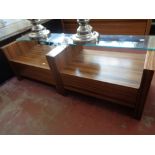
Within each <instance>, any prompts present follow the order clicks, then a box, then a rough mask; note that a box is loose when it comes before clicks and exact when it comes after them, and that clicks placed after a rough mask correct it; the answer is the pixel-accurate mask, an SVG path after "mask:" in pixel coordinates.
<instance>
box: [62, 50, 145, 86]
mask: <svg viewBox="0 0 155 155" xmlns="http://www.w3.org/2000/svg"><path fill="white" fill-rule="evenodd" d="M73 52H74V51H73ZM144 60H145V52H142V53H140V52H137V53H134V52H119V51H115V52H114V51H110V50H109V51H103V50H101V48H97V47H96V50H95V49H94V47H93V48H92V49H91V48H90V47H89V49H83V50H82V51H80V52H79V54H78V55H76V56H75V57H74V58H73V60H72V61H71V62H70V63H69V64H68V65H67V66H66V67H65V68H64V70H63V71H62V74H69V75H72V76H78V77H83V78H88V79H93V80H98V81H102V82H107V83H112V84H117V85H122V86H127V87H132V88H139V86H140V82H141V77H142V73H143V68H144Z"/></svg>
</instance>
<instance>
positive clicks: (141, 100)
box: [134, 70, 154, 120]
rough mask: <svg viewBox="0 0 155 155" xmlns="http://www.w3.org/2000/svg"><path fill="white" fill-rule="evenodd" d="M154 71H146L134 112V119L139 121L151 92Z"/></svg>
mask: <svg viewBox="0 0 155 155" xmlns="http://www.w3.org/2000/svg"><path fill="white" fill-rule="evenodd" d="M153 74H154V71H151V70H144V71H143V75H142V80H141V84H140V88H139V91H138V95H137V100H136V106H135V111H134V117H135V118H136V119H138V120H140V119H141V117H142V113H143V110H144V105H145V101H146V99H147V95H148V92H149V88H150V85H151V81H152V78H153Z"/></svg>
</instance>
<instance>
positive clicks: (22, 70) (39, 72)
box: [12, 62, 55, 84]
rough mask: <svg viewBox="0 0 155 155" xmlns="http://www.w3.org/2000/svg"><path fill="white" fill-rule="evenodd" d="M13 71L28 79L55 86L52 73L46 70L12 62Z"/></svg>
mask: <svg viewBox="0 0 155 155" xmlns="http://www.w3.org/2000/svg"><path fill="white" fill-rule="evenodd" d="M12 65H13V67H14V69H15V70H16V71H17V72H18V73H19V74H20V75H21V76H24V77H28V78H31V79H34V80H38V81H41V82H45V83H48V84H55V81H54V79H53V76H52V73H51V71H50V70H48V69H43V68H39V67H34V66H29V65H25V64H18V63H15V62H12Z"/></svg>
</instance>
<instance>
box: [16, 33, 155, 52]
mask: <svg viewBox="0 0 155 155" xmlns="http://www.w3.org/2000/svg"><path fill="white" fill-rule="evenodd" d="M17 41H31V39H30V38H29V37H28V36H27V35H25V36H23V37H21V38H18V39H17ZM40 42H41V43H43V44H47V45H53V44H54V45H61V44H62V45H63V44H65V45H76V44H75V43H73V40H72V34H64V33H52V34H51V35H50V36H49V38H47V39H43V40H40ZM77 45H79V44H77ZM84 46H99V47H107V48H133V49H140V50H155V36H142V35H134V36H132V35H100V38H99V42H98V43H96V44H93V43H89V44H84Z"/></svg>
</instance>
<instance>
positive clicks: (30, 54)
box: [11, 44, 55, 69]
mask: <svg viewBox="0 0 155 155" xmlns="http://www.w3.org/2000/svg"><path fill="white" fill-rule="evenodd" d="M54 48H55V47H54V46H47V45H39V44H37V45H35V46H33V47H32V48H31V49H28V50H27V51H20V52H21V54H20V55H17V56H16V57H15V58H13V59H12V60H11V61H13V62H18V63H21V64H27V65H31V66H36V67H40V68H45V69H49V65H48V63H47V60H46V54H47V53H48V52H50V51H51V50H52V49H54Z"/></svg>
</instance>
